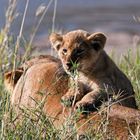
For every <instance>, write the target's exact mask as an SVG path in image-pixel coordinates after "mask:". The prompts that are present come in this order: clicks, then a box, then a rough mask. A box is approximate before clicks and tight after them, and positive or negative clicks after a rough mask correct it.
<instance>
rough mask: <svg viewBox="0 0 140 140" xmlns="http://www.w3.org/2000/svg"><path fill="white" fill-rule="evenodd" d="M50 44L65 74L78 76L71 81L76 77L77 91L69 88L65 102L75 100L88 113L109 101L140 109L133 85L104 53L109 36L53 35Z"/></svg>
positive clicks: (84, 34) (71, 87)
mask: <svg viewBox="0 0 140 140" xmlns="http://www.w3.org/2000/svg"><path fill="white" fill-rule="evenodd" d="M50 42H51V44H52V46H53V47H54V48H55V49H56V50H57V52H58V55H59V57H60V59H61V61H62V64H63V67H64V69H65V71H66V72H67V73H68V74H69V75H76V76H74V78H73V76H72V78H71V79H72V80H73V81H75V77H77V78H76V79H77V85H78V90H75V88H74V87H73V86H70V88H69V91H68V92H67V93H66V94H65V95H64V96H63V97H62V101H64V102H65V101H70V102H71V103H72V102H73V100H75V101H76V102H77V103H76V107H83V108H84V109H88V110H89V109H93V108H96V107H97V106H99V105H100V104H101V103H102V101H108V100H110V101H113V102H114V101H115V102H118V103H119V104H121V105H123V106H127V107H132V108H137V106H136V101H135V97H134V91H133V87H132V85H131V83H130V81H129V80H128V78H127V77H126V76H125V74H124V73H123V72H122V71H121V70H119V68H118V67H117V66H116V65H115V63H114V62H113V61H112V60H111V59H110V58H109V56H108V55H107V54H106V52H105V51H104V46H105V43H106V36H105V35H104V34H103V33H101V32H97V33H93V34H90V33H88V32H86V31H83V30H75V31H71V32H69V33H67V34H64V35H60V34H56V33H52V34H51V35H50ZM75 73H76V74H75Z"/></svg>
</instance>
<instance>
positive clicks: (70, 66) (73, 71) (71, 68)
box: [63, 62, 79, 76]
mask: <svg viewBox="0 0 140 140" xmlns="http://www.w3.org/2000/svg"><path fill="white" fill-rule="evenodd" d="M63 67H64V69H65V70H66V72H67V73H68V74H69V75H73V76H76V75H77V74H78V69H79V63H76V62H68V63H66V64H65V65H63Z"/></svg>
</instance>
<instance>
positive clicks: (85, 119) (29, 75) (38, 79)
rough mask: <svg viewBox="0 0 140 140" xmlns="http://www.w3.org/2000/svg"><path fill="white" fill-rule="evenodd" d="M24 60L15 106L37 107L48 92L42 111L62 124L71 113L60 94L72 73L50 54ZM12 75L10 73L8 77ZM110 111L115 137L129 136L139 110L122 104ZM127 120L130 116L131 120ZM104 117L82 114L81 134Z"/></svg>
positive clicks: (13, 102) (15, 91) (16, 86)
mask: <svg viewBox="0 0 140 140" xmlns="http://www.w3.org/2000/svg"><path fill="white" fill-rule="evenodd" d="M25 64H28V65H26V66H27V67H26V71H23V74H22V75H21V77H20V78H19V77H18V78H19V80H18V81H14V82H15V85H14V87H12V88H13V92H12V94H11V102H12V106H13V107H14V109H15V111H16V112H17V113H20V111H19V109H18V108H19V107H20V108H21V107H23V106H24V107H27V108H36V106H37V104H36V102H35V101H37V102H38V103H40V102H41V101H42V99H43V98H44V97H46V96H47V100H46V101H45V104H44V107H43V111H44V113H45V114H46V115H47V116H48V115H49V116H50V118H52V121H53V123H54V125H55V126H56V127H57V128H59V127H61V126H62V125H63V124H64V122H65V119H66V118H67V117H68V114H69V112H68V111H69V110H68V109H67V108H66V109H65V110H63V106H62V105H61V98H62V96H63V95H65V93H66V92H67V91H68V89H69V86H68V85H69V84H68V83H69V76H68V75H67V74H66V73H65V71H64V69H63V67H62V65H61V62H60V60H59V59H57V58H54V57H51V56H44V57H43V56H41V57H36V58H34V59H31V60H30V61H27V62H26V63H25ZM28 66H29V67H28ZM22 67H23V66H22ZM5 75H7V74H5ZM9 76H10V75H9ZM16 76H17V75H16V72H15V77H16ZM9 78H10V77H9ZM9 78H8V76H7V78H6V79H5V80H7V79H9ZM5 83H7V82H5ZM5 86H7V85H5ZM11 86H12V85H11ZM33 99H34V100H35V101H34V100H33ZM105 112H106V111H105ZM108 115H109V122H110V123H109V125H108V127H107V131H108V133H110V135H111V136H113V138H116V139H119V140H122V139H128V136H129V135H128V134H129V131H128V128H127V126H128V124H135V122H136V121H137V120H139V118H140V112H139V111H138V110H135V109H131V108H127V107H123V106H119V105H113V106H112V107H110V111H109V112H108ZM53 118H55V119H53ZM125 120H128V123H127V122H126V121H125ZM101 121H102V115H100V114H98V112H93V113H91V114H89V115H84V114H81V115H80V116H79V119H78V120H77V131H78V133H79V134H85V133H86V132H87V131H88V130H89V129H91V131H92V130H96V129H97V128H99V127H100V123H101Z"/></svg>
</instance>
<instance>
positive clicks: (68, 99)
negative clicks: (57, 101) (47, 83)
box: [61, 95, 74, 107]
mask: <svg viewBox="0 0 140 140" xmlns="http://www.w3.org/2000/svg"><path fill="white" fill-rule="evenodd" d="M73 101H74V95H64V96H62V98H61V103H62V104H63V105H64V106H66V107H71V106H72V104H73Z"/></svg>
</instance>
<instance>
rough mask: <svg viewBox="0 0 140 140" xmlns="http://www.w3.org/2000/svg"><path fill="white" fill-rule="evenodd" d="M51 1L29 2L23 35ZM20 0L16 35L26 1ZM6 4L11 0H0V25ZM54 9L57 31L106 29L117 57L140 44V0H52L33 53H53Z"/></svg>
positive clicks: (31, 27) (27, 32)
mask: <svg viewBox="0 0 140 140" xmlns="http://www.w3.org/2000/svg"><path fill="white" fill-rule="evenodd" d="M50 1H51V0H30V1H29V6H28V9H27V15H26V19H25V24H24V27H23V29H24V30H23V35H24V37H25V38H26V39H27V40H28V38H29V37H30V35H31V33H32V32H33V30H34V26H35V25H36V24H37V21H38V20H39V18H40V17H41V14H39V15H38V14H37V12H39V11H40V10H42V11H43V8H44V7H47V6H48V3H49V2H50ZM17 2H18V3H17V13H18V14H17V17H16V19H15V20H14V23H13V24H12V28H11V33H12V34H13V35H14V36H16V35H18V34H19V30H20V26H21V21H22V17H23V12H24V9H25V5H26V0H18V1H17ZM55 2H57V3H55ZM55 4H56V7H55ZM7 7H8V0H0V28H3V26H4V24H5V12H6V9H7ZM39 7H40V8H39ZM54 7H55V8H54ZM54 9H55V10H56V15H55V20H54V23H55V24H54V25H55V29H56V30H57V31H61V32H68V31H71V30H75V29H84V30H86V31H88V32H90V33H92V32H97V31H100V32H104V33H105V34H106V35H107V37H108V40H107V45H106V50H107V51H108V53H114V54H115V55H117V56H120V55H123V54H125V53H126V52H127V50H128V49H132V50H133V49H136V47H139V45H138V44H139V42H140V39H139V35H140V0H103V1H101V0H57V1H56V0H52V2H51V3H50V6H49V7H48V11H47V13H46V14H45V17H44V19H43V20H42V22H41V24H40V26H39V28H38V30H37V33H36V36H35V39H34V41H33V46H34V54H46V53H50V45H49V43H48V34H49V33H50V32H51V31H52V23H53V14H54Z"/></svg>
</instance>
